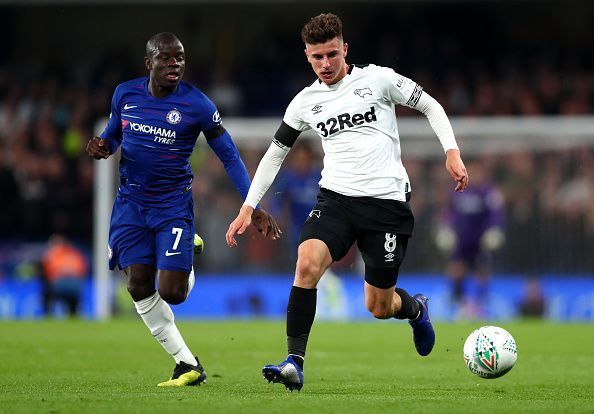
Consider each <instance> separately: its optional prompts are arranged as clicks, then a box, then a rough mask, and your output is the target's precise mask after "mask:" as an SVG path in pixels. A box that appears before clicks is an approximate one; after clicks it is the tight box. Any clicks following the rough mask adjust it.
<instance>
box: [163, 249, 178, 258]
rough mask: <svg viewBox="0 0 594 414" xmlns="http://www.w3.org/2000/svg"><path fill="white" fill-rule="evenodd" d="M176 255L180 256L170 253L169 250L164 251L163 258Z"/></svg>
mask: <svg viewBox="0 0 594 414" xmlns="http://www.w3.org/2000/svg"><path fill="white" fill-rule="evenodd" d="M176 254H181V252H170V251H169V250H165V256H167V257H169V256H175V255H176Z"/></svg>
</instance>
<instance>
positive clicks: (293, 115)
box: [283, 94, 310, 131]
mask: <svg viewBox="0 0 594 414" xmlns="http://www.w3.org/2000/svg"><path fill="white" fill-rule="evenodd" d="M283 122H284V123H285V124H287V125H288V126H290V127H291V128H293V129H296V130H297V131H305V130H307V129H309V128H310V126H309V124H308V123H307V122H305V121H304V120H303V116H302V110H301V94H297V95H296V96H295V97H294V98H293V100H292V101H291V103H289V106H287V110H286V111H285V116H284V117H283Z"/></svg>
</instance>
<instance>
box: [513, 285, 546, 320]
mask: <svg viewBox="0 0 594 414" xmlns="http://www.w3.org/2000/svg"><path fill="white" fill-rule="evenodd" d="M545 310H546V304H545V297H544V293H543V292H542V287H541V285H540V281H539V280H538V279H537V278H531V279H529V280H528V281H527V282H526V284H525V285H524V291H523V293H522V297H521V299H520V303H519V304H518V313H519V315H520V316H523V317H525V318H542V317H543V316H544V314H545Z"/></svg>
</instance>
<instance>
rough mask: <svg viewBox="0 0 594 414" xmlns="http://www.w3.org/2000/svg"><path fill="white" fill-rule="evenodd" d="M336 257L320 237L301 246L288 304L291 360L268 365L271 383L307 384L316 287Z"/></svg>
mask: <svg viewBox="0 0 594 414" xmlns="http://www.w3.org/2000/svg"><path fill="white" fill-rule="evenodd" d="M331 264H332V257H331V255H330V251H329V249H328V247H327V246H326V244H325V243H324V242H323V241H321V240H317V239H310V240H305V241H304V242H303V243H301V244H300V245H299V249H298V257H297V265H296V268H295V280H294V282H293V287H292V288H291V293H290V294H289V303H288V305H287V350H288V352H287V353H288V356H287V359H286V360H285V361H283V362H281V363H280V364H278V365H266V366H265V367H264V368H263V369H262V374H263V375H264V378H266V379H267V380H268V381H269V382H280V383H282V384H284V385H285V386H286V387H287V388H288V389H289V390H291V391H293V390H294V389H296V390H301V387H303V363H304V359H305V349H306V347H307V341H308V339H309V333H310V331H311V326H312V325H313V321H314V318H315V315H316V300H317V290H316V286H317V284H318V282H319V281H320V278H321V277H322V275H323V274H324V272H325V271H326V269H327V268H328V267H329V266H330V265H331Z"/></svg>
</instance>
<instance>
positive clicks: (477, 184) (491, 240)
mask: <svg viewBox="0 0 594 414" xmlns="http://www.w3.org/2000/svg"><path fill="white" fill-rule="evenodd" d="M467 169H468V172H469V174H470V177H471V182H470V184H469V185H468V187H467V188H466V190H465V191H464V192H462V193H449V194H451V196H450V200H449V202H448V203H447V204H446V206H447V207H446V208H445V210H444V211H443V212H442V213H441V216H442V217H441V223H440V227H439V228H438V231H437V235H436V243H437V245H438V247H439V248H440V249H441V250H443V251H446V252H448V253H449V254H450V257H449V260H448V266H447V273H448V276H449V277H450V280H451V297H452V301H453V303H454V304H455V305H457V306H458V307H459V310H460V311H462V313H463V314H467V315H468V316H480V309H481V308H482V306H483V305H484V304H485V302H486V299H487V293H488V278H489V275H490V273H491V262H492V259H493V253H494V252H495V251H497V250H499V249H500V248H501V246H502V245H503V243H504V240H505V235H504V228H503V224H504V223H503V220H504V204H503V195H502V193H501V191H500V190H499V189H498V188H497V186H496V185H495V184H493V183H492V182H490V180H489V172H488V171H487V169H486V166H485V165H484V163H482V162H478V161H476V160H473V161H470V162H468V163H467ZM471 275H473V276H474V277H475V278H476V282H477V288H476V293H475V298H474V301H470V300H469V299H470V298H469V297H468V295H467V293H468V292H467V290H466V289H467V286H466V283H465V282H466V279H467V278H468V277H469V276H471ZM476 312H479V314H476Z"/></svg>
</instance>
